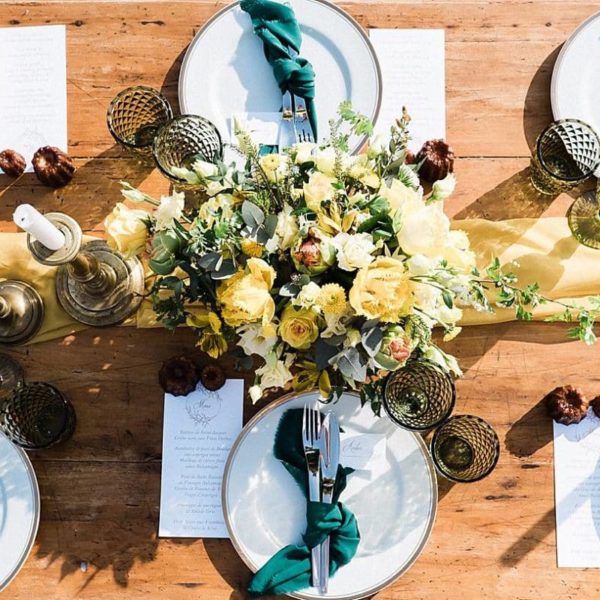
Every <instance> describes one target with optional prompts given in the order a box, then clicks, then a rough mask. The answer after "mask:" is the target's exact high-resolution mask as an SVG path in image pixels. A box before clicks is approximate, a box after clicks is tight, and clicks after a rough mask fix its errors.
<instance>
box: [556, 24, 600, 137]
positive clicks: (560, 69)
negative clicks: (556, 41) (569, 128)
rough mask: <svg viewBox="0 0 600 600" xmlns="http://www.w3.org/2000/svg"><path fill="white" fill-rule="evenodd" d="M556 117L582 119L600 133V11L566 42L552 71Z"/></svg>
mask: <svg viewBox="0 0 600 600" xmlns="http://www.w3.org/2000/svg"><path fill="white" fill-rule="evenodd" d="M551 100H552V114H553V115H554V118H555V119H580V120H581V121H584V122H585V123H588V124H589V125H591V126H592V127H593V128H594V129H595V130H596V131H597V132H599V133H600V13H598V14H596V15H593V16H592V17H590V18H589V19H587V20H586V21H584V22H583V23H582V24H581V25H580V26H579V27H578V28H577V29H576V30H575V31H574V32H573V34H572V35H571V37H570V38H569V39H568V40H567V41H566V42H565V44H564V46H563V47H562V50H561V51H560V54H559V55H558V58H557V59H556V63H555V65H554V71H553V73H552V85H551Z"/></svg>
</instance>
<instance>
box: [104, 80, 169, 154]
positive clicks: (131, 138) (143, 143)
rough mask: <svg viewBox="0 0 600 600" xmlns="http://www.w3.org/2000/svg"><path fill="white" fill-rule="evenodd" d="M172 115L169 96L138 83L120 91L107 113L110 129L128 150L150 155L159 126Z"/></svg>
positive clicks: (166, 121)
mask: <svg viewBox="0 0 600 600" xmlns="http://www.w3.org/2000/svg"><path fill="white" fill-rule="evenodd" d="M172 118H173V110H172V109H171V105H170V104H169V102H168V100H167V99H166V98H165V97H164V96H163V95H162V94H161V93H160V92H158V91H156V90H155V89H153V88H151V87H146V86H136V87H130V88H127V89H125V90H123V91H122V92H120V93H119V94H118V95H117V96H116V97H115V98H114V100H113V101H112V102H111V103H110V105H109V107H108V111H107V113H106V122H107V123H108V130H109V131H110V133H111V135H112V136H113V138H115V140H116V141H117V142H118V143H119V144H121V146H123V147H124V148H126V149H127V150H132V151H133V152H135V153H137V154H140V155H142V156H146V157H150V156H151V154H152V144H153V143H154V138H155V137H156V134H157V133H158V131H159V129H160V128H161V127H162V126H163V125H165V124H166V123H168V122H169V121H170V120H171V119H172Z"/></svg>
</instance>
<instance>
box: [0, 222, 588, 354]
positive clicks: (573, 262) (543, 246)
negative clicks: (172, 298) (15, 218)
mask: <svg viewBox="0 0 600 600" xmlns="http://www.w3.org/2000/svg"><path fill="white" fill-rule="evenodd" d="M453 228H454V229H462V230H463V231H466V232H467V234H468V235H469V238H470V240H471V247H472V249H473V251H474V252H475V255H476V256H477V262H478V266H480V267H485V266H486V265H487V264H488V263H489V262H490V260H491V259H492V258H493V257H494V256H498V258H499V259H500V261H501V262H502V264H506V263H510V262H511V261H516V262H518V263H519V266H518V267H516V266H512V267H510V268H511V270H512V271H514V272H515V273H516V274H517V275H518V277H519V285H526V284H528V283H533V282H535V281H537V282H538V283H539V284H540V288H541V292H542V293H543V294H544V295H545V296H547V297H549V298H552V299H555V300H562V301H566V302H573V303H577V304H581V305H584V306H585V302H584V299H585V297H586V296H591V295H595V294H600V269H599V268H598V266H599V264H600V250H593V249H591V248H587V247H585V246H581V245H579V244H578V243H577V241H576V240H575V239H574V238H573V236H572V235H571V232H570V230H569V226H568V224H567V220H566V219H565V218H563V217H555V218H546V219H513V220H509V221H486V220H484V219H468V220H464V221H455V222H454V224H453ZM26 238H27V236H26V234H24V233H0V279H21V280H23V281H27V282H28V283H31V284H33V286H34V287H35V288H36V289H37V290H38V292H39V293H40V294H41V296H42V298H43V299H44V303H45V307H46V318H45V320H44V323H43V325H42V328H41V330H40V332H39V334H38V335H37V336H36V337H35V339H34V340H33V342H32V343H35V342H42V341H45V340H49V339H53V338H59V337H64V336H66V335H69V334H71V333H74V332H76V331H80V330H82V329H86V326H85V325H83V324H81V323H78V322H76V321H74V320H73V319H71V318H70V317H69V316H68V315H67V314H66V313H65V312H64V311H63V310H62V309H61V308H60V306H59V305H58V302H57V300H56V295H55V287H54V275H55V272H56V270H55V269H53V268H49V267H45V266H43V265H40V264H39V263H37V262H36V261H35V260H34V259H33V258H32V256H31V254H30V252H29V250H28V249H27V243H26ZM89 239H92V238H86V240H89ZM559 308H560V307H557V306H556V305H554V304H545V305H542V306H540V307H538V308H537V309H535V311H534V318H535V319H544V318H546V317H548V316H550V315H552V314H554V313H556V312H558V309H559ZM514 319H515V315H514V311H512V310H508V309H496V312H495V313H486V312H477V311H475V310H473V309H466V310H465V312H464V317H463V320H462V322H461V325H481V324H487V323H502V322H505V321H512V320H514ZM124 324H125V325H136V326H137V327H141V328H148V327H160V326H161V325H160V323H158V322H157V321H156V317H155V315H154V312H153V310H152V303H151V301H150V300H144V302H143V303H142V305H141V307H140V310H139V311H138V312H137V314H136V315H135V316H134V317H132V318H131V319H129V320H128V321H127V322H125V323H124Z"/></svg>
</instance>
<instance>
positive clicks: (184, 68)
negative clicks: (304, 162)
mask: <svg viewBox="0 0 600 600" xmlns="http://www.w3.org/2000/svg"><path fill="white" fill-rule="evenodd" d="M240 1H241V0H235V1H234V2H231V3H230V4H227V5H226V6H224V7H223V8H221V9H219V10H218V11H217V12H216V13H214V14H213V15H212V16H211V17H210V18H209V19H208V20H207V21H206V23H204V25H202V27H200V29H198V31H197V32H196V35H194V37H193V38H192V41H191V42H190V43H189V44H188V47H187V48H186V51H185V55H184V57H183V61H182V62H181V68H180V69H179V79H178V82H177V99H178V101H179V108H180V111H181V112H182V113H186V114H187V113H190V110H189V107H188V106H185V94H184V91H183V88H184V80H185V78H186V75H187V72H188V67H189V62H190V60H191V54H192V50H193V48H194V45H195V44H197V43H198V41H199V39H200V38H201V37H202V35H203V34H204V32H205V31H206V30H207V29H208V28H209V27H210V26H211V25H212V24H213V23H214V22H215V21H216V20H217V19H219V18H220V17H221V16H222V15H224V14H225V13H226V12H228V11H230V10H233V9H235V7H236V6H238V5H239V4H240ZM309 1H311V2H316V3H317V4H323V5H325V6H327V7H328V8H330V9H333V10H334V11H335V12H337V13H339V14H340V15H342V16H343V17H344V18H345V19H346V20H347V21H348V22H349V23H350V24H351V25H352V26H353V27H354V28H355V29H356V31H357V32H358V34H359V35H360V36H361V37H362V38H363V41H364V42H365V44H366V46H367V49H368V50H369V53H370V55H371V58H372V59H373V65H374V67H375V79H376V81H377V89H376V99H375V110H374V112H373V117H372V118H371V122H372V123H373V126H375V125H376V124H377V119H378V118H379V113H380V112H381V99H382V96H383V75H382V72H381V65H380V64H379V57H378V56H377V52H376V51H375V46H373V43H372V42H371V39H370V38H369V34H368V31H366V30H365V29H364V27H363V26H362V25H361V24H360V23H359V22H358V21H357V20H356V19H355V18H354V17H353V16H352V15H351V14H350V13H348V12H346V11H345V10H344V9H342V8H341V7H339V6H338V5H337V4H334V3H333V2H331V1H330V0H309ZM192 112H193V111H192ZM368 139H369V136H368V135H366V134H365V135H363V136H362V137H360V138H359V140H358V142H357V143H356V146H355V147H353V148H352V150H351V152H350V154H352V155H354V154H358V153H359V152H360V150H362V148H363V147H364V145H365V143H366V142H367V140H368Z"/></svg>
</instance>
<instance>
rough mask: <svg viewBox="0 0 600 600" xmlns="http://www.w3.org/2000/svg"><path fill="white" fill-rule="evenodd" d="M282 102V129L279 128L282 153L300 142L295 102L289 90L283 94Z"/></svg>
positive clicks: (279, 143) (279, 142) (279, 144)
mask: <svg viewBox="0 0 600 600" xmlns="http://www.w3.org/2000/svg"><path fill="white" fill-rule="evenodd" d="M282 102H283V104H282V107H281V127H280V128H279V140H278V142H277V144H278V146H279V151H280V152H281V151H282V150H283V149H284V148H289V147H290V146H293V145H294V144H296V143H297V142H298V133H297V132H296V119H295V111H294V102H293V99H292V94H290V91H289V90H286V91H285V92H284V93H283V96H282Z"/></svg>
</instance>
